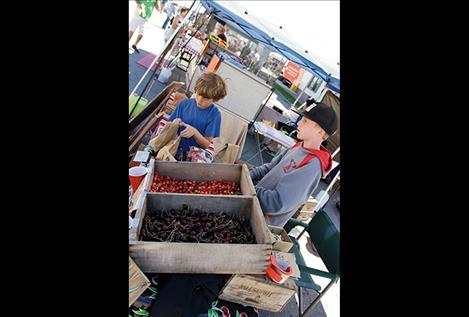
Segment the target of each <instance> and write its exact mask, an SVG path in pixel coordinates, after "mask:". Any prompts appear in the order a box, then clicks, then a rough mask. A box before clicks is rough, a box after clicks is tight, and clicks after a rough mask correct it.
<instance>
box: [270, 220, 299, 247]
mask: <svg viewBox="0 0 469 317" xmlns="http://www.w3.org/2000/svg"><path fill="white" fill-rule="evenodd" d="M268 227H269V230H270V232H271V233H274V234H277V235H279V236H280V240H278V239H275V237H274V235H272V239H273V241H275V242H273V243H272V250H274V251H281V252H288V251H290V249H291V248H292V247H293V242H292V241H291V239H290V237H289V236H288V234H287V232H286V231H285V230H284V229H283V228H282V227H276V226H271V225H269V226H268Z"/></svg>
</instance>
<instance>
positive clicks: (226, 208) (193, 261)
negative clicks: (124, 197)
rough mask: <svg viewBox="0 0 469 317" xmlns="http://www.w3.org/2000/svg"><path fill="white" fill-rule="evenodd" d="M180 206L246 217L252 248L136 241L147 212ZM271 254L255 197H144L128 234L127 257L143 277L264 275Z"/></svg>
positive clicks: (270, 246)
mask: <svg viewBox="0 0 469 317" xmlns="http://www.w3.org/2000/svg"><path fill="white" fill-rule="evenodd" d="M183 204H187V205H188V206H189V208H193V209H194V208H198V209H200V210H202V211H207V212H220V211H223V212H225V213H227V214H228V215H231V216H244V217H246V219H249V223H250V226H251V229H252V232H253V234H254V236H255V238H256V244H218V243H185V242H184V243H182V242H181V243H179V242H150V241H139V238H140V230H141V227H142V224H143V219H144V217H145V214H146V212H147V211H149V212H151V211H153V210H160V211H163V210H169V209H171V208H178V209H179V208H181V207H182V205H183ZM271 252H272V238H271V235H270V232H269V229H268V228H267V224H266V222H265V219H264V216H263V214H262V211H261V208H260V205H259V201H258V200H257V197H255V196H228V195H188V194H175V193H172V194H169V193H145V197H144V199H143V201H142V204H141V205H140V206H139V208H138V209H137V212H136V214H135V218H134V221H133V227H132V229H130V230H129V253H130V256H132V258H133V259H134V260H135V262H136V263H137V264H138V266H139V267H140V269H141V270H142V271H143V272H145V273H149V272H154V273H208V274H234V273H246V274H264V273H265V271H266V268H267V265H268V262H269V256H270V254H271Z"/></svg>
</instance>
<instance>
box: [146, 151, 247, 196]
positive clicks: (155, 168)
mask: <svg viewBox="0 0 469 317" xmlns="http://www.w3.org/2000/svg"><path fill="white" fill-rule="evenodd" d="M148 167H149V171H148V173H149V174H150V175H151V177H149V178H148V179H146V180H145V181H146V183H145V188H146V189H147V190H148V191H149V190H150V186H151V184H152V182H153V176H154V174H155V173H157V174H158V175H162V176H169V177H171V178H174V179H189V180H193V181H198V182H202V181H211V180H224V181H232V182H235V183H236V184H238V185H239V187H240V189H241V194H242V195H245V196H255V195H256V190H255V189H254V184H253V183H252V180H251V176H250V175H249V170H248V168H247V166H246V165H244V164H243V165H238V164H223V163H211V164H207V163H192V162H167V161H156V160H154V159H152V160H151V161H150V164H149V165H148ZM209 196H211V195H209Z"/></svg>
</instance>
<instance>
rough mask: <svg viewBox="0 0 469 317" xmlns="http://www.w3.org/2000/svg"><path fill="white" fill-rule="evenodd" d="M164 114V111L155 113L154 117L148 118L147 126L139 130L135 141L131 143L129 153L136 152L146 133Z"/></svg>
mask: <svg viewBox="0 0 469 317" xmlns="http://www.w3.org/2000/svg"><path fill="white" fill-rule="evenodd" d="M162 116H163V113H162V112H161V113H159V114H157V115H155V116H154V117H153V118H151V119H150V120H148V122H147V123H146V124H145V126H144V127H143V128H142V129H141V130H140V131H139V132H138V134H137V136H136V137H135V139H134V141H133V142H132V143H131V144H130V146H129V153H134V152H136V151H137V148H138V145H139V144H140V142H141V141H142V139H143V137H144V136H145V134H147V132H148V131H150V129H151V127H152V126H153V125H154V124H156V123H157V122H158V120H160V119H161V117H162Z"/></svg>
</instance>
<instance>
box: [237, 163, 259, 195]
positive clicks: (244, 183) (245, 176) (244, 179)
mask: <svg viewBox="0 0 469 317" xmlns="http://www.w3.org/2000/svg"><path fill="white" fill-rule="evenodd" d="M241 166H242V167H241V181H240V187H241V191H242V192H243V193H246V194H244V195H253V196H256V189H255V188H254V183H253V182H252V179H251V174H250V173H249V169H248V167H247V166H246V164H243V165H241Z"/></svg>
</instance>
